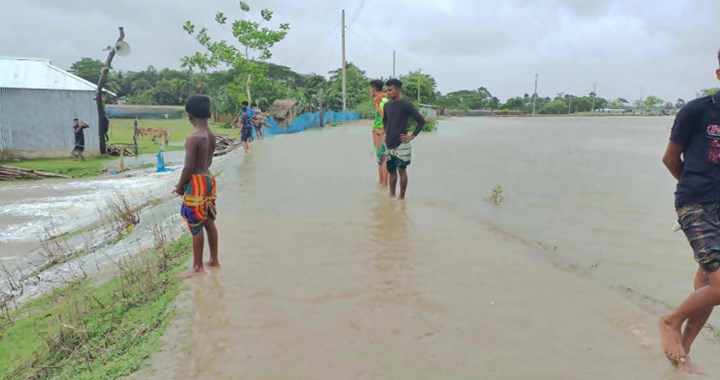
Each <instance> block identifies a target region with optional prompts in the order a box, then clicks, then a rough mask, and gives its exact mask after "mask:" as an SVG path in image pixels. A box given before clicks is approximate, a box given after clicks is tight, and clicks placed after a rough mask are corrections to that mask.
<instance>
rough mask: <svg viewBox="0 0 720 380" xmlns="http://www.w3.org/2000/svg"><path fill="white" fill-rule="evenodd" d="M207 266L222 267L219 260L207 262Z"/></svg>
mask: <svg viewBox="0 0 720 380" xmlns="http://www.w3.org/2000/svg"><path fill="white" fill-rule="evenodd" d="M205 266H206V267H208V268H210V269H220V262H219V261H212V260H210V261H208V262H206V263H205Z"/></svg>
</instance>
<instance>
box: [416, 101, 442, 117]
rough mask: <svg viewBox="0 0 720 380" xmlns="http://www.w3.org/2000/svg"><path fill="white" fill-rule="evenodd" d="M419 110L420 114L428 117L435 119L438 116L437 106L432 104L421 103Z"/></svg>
mask: <svg viewBox="0 0 720 380" xmlns="http://www.w3.org/2000/svg"><path fill="white" fill-rule="evenodd" d="M418 111H420V114H422V115H423V116H424V117H427V118H432V119H434V118H436V117H437V108H436V107H435V106H433V105H430V104H420V107H419V108H418Z"/></svg>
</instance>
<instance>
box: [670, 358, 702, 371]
mask: <svg viewBox="0 0 720 380" xmlns="http://www.w3.org/2000/svg"><path fill="white" fill-rule="evenodd" d="M676 363H677V362H676ZM676 368H677V369H679V370H681V371H683V372H686V373H689V374H691V375H704V374H705V373H704V372H703V371H701V370H700V368H698V367H697V366H696V365H695V363H694V362H693V361H692V360H690V357H689V356H688V357H686V358H685V362H684V363H678V365H677V366H676Z"/></svg>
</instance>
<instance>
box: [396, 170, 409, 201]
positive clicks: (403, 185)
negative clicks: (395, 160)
mask: <svg viewBox="0 0 720 380" xmlns="http://www.w3.org/2000/svg"><path fill="white" fill-rule="evenodd" d="M398 172H399V173H400V199H405V191H407V185H408V176H407V169H398Z"/></svg>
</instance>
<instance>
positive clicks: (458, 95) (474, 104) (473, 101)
mask: <svg viewBox="0 0 720 380" xmlns="http://www.w3.org/2000/svg"><path fill="white" fill-rule="evenodd" d="M437 105H438V106H439V107H440V108H448V109H461V110H465V111H467V110H482V109H497V108H498V107H499V106H500V99H498V98H497V97H495V96H493V95H492V94H491V93H490V91H488V89H487V88H485V87H480V88H478V89H477V90H461V91H455V92H451V93H449V94H447V95H445V96H441V97H440V98H439V99H438V102H437Z"/></svg>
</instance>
